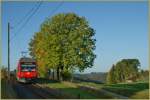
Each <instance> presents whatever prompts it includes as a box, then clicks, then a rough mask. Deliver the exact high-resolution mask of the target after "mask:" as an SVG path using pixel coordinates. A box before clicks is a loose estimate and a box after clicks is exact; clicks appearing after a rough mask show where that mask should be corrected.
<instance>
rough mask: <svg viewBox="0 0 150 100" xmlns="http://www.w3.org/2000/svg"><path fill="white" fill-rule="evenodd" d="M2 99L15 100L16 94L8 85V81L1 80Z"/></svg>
mask: <svg viewBox="0 0 150 100" xmlns="http://www.w3.org/2000/svg"><path fill="white" fill-rule="evenodd" d="M1 96H2V97H1V98H2V99H13V98H16V93H15V91H14V90H13V89H12V87H11V86H10V85H9V84H8V83H7V81H6V80H4V79H1Z"/></svg>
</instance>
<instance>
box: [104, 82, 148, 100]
mask: <svg viewBox="0 0 150 100" xmlns="http://www.w3.org/2000/svg"><path fill="white" fill-rule="evenodd" d="M103 89H105V90H108V91H111V92H114V93H117V94H121V95H124V96H127V97H129V98H139V99H147V98H149V95H148V94H149V91H148V90H149V83H129V84H112V85H105V86H104V87H103Z"/></svg>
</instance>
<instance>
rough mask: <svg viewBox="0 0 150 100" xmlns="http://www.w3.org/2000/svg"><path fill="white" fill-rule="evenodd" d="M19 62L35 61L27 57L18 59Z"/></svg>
mask: <svg viewBox="0 0 150 100" xmlns="http://www.w3.org/2000/svg"><path fill="white" fill-rule="evenodd" d="M19 61H20V62H36V61H35V59H33V58H29V57H23V58H20V60H19Z"/></svg>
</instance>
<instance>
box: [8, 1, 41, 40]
mask: <svg viewBox="0 0 150 100" xmlns="http://www.w3.org/2000/svg"><path fill="white" fill-rule="evenodd" d="M42 3H43V1H41V2H40V3H39V5H38V6H37V7H36V9H35V10H34V11H33V13H32V14H31V15H30V16H29V17H28V18H27V20H26V21H25V23H24V24H23V25H22V26H21V27H20V28H19V29H18V31H17V32H16V33H15V34H14V36H13V37H12V38H11V39H10V42H11V41H12V40H13V39H14V38H15V37H16V36H17V33H18V32H19V31H21V30H22V29H23V27H24V26H25V25H26V24H27V23H28V22H29V20H30V18H31V17H32V16H33V15H34V14H35V13H36V12H37V11H38V9H39V8H40V6H41V5H42Z"/></svg>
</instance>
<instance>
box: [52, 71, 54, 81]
mask: <svg viewBox="0 0 150 100" xmlns="http://www.w3.org/2000/svg"><path fill="white" fill-rule="evenodd" d="M52 74H53V75H52V77H53V80H54V69H53V72H52Z"/></svg>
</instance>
